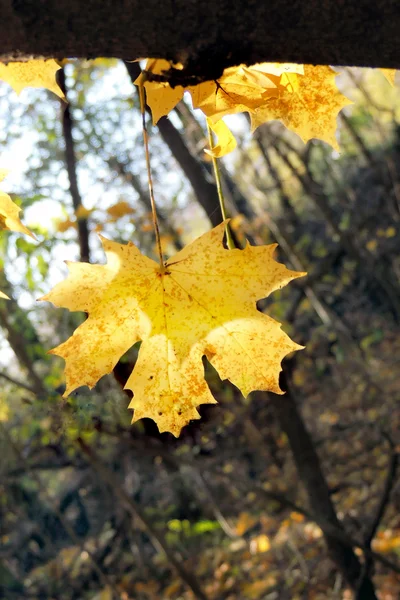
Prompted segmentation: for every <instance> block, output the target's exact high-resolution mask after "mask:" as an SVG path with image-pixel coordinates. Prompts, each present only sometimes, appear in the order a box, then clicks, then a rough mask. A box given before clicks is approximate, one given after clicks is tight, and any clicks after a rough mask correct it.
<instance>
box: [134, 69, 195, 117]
mask: <svg viewBox="0 0 400 600" xmlns="http://www.w3.org/2000/svg"><path fill="white" fill-rule="evenodd" d="M170 68H171V63H170V62H168V61H167V60H163V59H153V58H149V59H148V60H147V63H146V66H145V68H144V70H145V71H150V72H151V73H154V74H155V75H162V73H163V72H164V71H168V69H170ZM141 82H142V74H140V75H139V77H138V78H137V79H136V81H135V82H134V83H135V84H136V85H140V84H141ZM143 85H144V88H145V90H146V100H147V104H148V105H149V107H150V110H151V115H152V117H153V124H154V125H157V123H158V121H159V120H160V119H161V117H164V116H166V115H168V113H170V112H171V110H172V109H173V108H175V106H176V105H177V104H178V102H179V101H180V100H182V98H183V92H184V89H183V87H181V86H179V85H178V86H177V87H175V88H172V87H171V86H170V85H169V84H168V83H164V82H157V81H145V83H144V84H143Z"/></svg>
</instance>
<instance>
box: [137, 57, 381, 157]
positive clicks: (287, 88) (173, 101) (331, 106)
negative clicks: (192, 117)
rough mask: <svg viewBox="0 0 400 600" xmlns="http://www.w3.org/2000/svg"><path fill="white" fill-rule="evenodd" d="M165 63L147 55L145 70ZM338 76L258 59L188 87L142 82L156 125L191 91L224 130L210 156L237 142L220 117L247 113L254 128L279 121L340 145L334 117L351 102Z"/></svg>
mask: <svg viewBox="0 0 400 600" xmlns="http://www.w3.org/2000/svg"><path fill="white" fill-rule="evenodd" d="M169 67H170V64H169V63H168V61H165V60H155V59H149V60H148V62H147V64H146V70H149V71H152V72H154V73H156V74H161V73H163V72H165V71H167V70H168V68H169ZM336 75H337V73H336V72H335V71H333V69H331V68H330V67H326V66H320V67H318V66H317V67H313V66H310V65H305V66H303V65H295V64H292V63H282V64H279V63H260V64H256V65H253V66H250V67H247V66H245V65H239V66H238V67H229V68H228V69H225V71H224V72H223V74H222V76H221V77H220V78H219V79H218V81H206V82H203V83H200V84H199V85H196V86H191V87H189V88H187V89H186V90H185V89H184V88H183V87H180V86H178V87H176V88H174V89H172V88H171V87H170V86H169V84H168V83H158V82H150V81H146V83H145V84H144V85H145V88H146V94H147V103H148V105H149V107H150V109H151V112H152V115H153V123H154V124H155V123H157V122H158V120H159V119H160V118H161V117H162V116H164V115H167V114H168V113H169V112H170V110H172V109H173V108H174V107H175V106H176V105H177V104H178V102H179V101H180V100H181V99H182V98H183V94H184V92H185V91H189V92H190V94H191V96H192V102H193V108H199V109H201V110H202V111H203V113H204V114H205V116H206V117H207V119H208V121H209V123H212V124H213V125H215V126H217V127H220V128H221V130H222V129H223V133H221V134H218V133H217V132H216V133H217V136H218V137H219V136H220V135H221V140H222V141H221V142H218V143H217V148H216V149H215V148H214V149H213V150H212V153H213V155H214V156H216V157H221V156H224V155H225V154H228V152H231V151H232V150H233V148H234V147H235V144H234V141H233V140H234V138H233V135H232V134H230V135H229V134H228V133H227V131H226V126H224V125H220V123H221V121H220V120H221V118H222V117H224V116H225V115H228V114H235V113H240V112H248V113H249V114H250V115H251V120H252V130H254V129H256V128H257V127H258V126H259V125H261V124H262V123H265V122H266V121H270V120H273V119H279V120H281V121H282V122H283V123H284V124H285V125H286V126H287V127H288V128H289V129H291V130H292V131H294V132H295V133H297V134H298V135H299V136H300V137H301V138H302V140H303V141H305V142H307V141H308V140H310V139H312V138H319V139H321V140H324V141H326V142H328V143H329V144H331V145H332V146H333V147H334V148H336V149H338V144H337V141H336V138H335V132H336V117H337V114H338V112H339V111H340V110H341V109H342V108H343V107H344V106H346V105H347V104H350V103H351V101H350V100H348V99H347V98H346V97H345V96H343V94H341V93H340V92H339V90H338V89H337V87H336V84H335V77H336ZM386 76H389V75H388V74H387V75H386ZM140 81H141V78H140V77H139V78H138V79H137V80H136V82H135V83H137V84H138V85H139V83H140ZM228 132H229V129H228ZM229 133H230V132H229Z"/></svg>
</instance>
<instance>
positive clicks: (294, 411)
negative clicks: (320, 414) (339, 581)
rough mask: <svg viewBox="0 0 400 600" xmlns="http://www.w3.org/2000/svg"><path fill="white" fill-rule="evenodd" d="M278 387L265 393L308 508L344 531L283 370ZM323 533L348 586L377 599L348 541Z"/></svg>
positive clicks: (371, 599) (370, 598)
mask: <svg viewBox="0 0 400 600" xmlns="http://www.w3.org/2000/svg"><path fill="white" fill-rule="evenodd" d="M286 368H287V367H286ZM281 387H282V388H283V389H285V390H286V394H285V395H284V396H277V395H276V394H269V400H270V402H272V405H273V407H274V410H275V413H276V416H277V418H278V421H279V424H280V426H281V428H282V430H283V431H284V433H285V434H286V435H287V438H288V441H289V445H290V448H291V450H292V454H293V460H294V462H295V464H296V467H297V471H298V473H299V476H300V479H301V481H302V483H303V485H304V487H305V489H306V492H307V496H308V499H309V503H310V507H311V510H312V512H313V514H314V515H315V517H316V520H318V519H319V518H320V519H323V520H325V521H328V522H329V523H331V524H332V525H334V526H335V527H336V528H337V529H339V530H341V531H343V532H344V529H343V527H342V524H341V522H340V521H339V519H338V518H337V515H336V511H335V508H334V506H333V504H332V500H331V497H330V493H329V488H328V484H327V482H326V480H325V477H324V474H323V472H322V469H321V464H320V461H319V458H318V455H317V453H316V450H315V448H314V444H313V441H312V439H311V436H310V434H309V432H308V431H307V429H306V426H305V424H304V421H303V419H302V417H301V414H300V412H299V410H298V408H297V406H296V401H295V399H294V398H293V395H292V393H291V392H290V389H288V385H287V377H286V374H285V372H283V376H282V380H281ZM324 537H325V541H326V545H327V546H328V550H329V554H330V556H331V558H332V560H333V561H334V562H335V564H336V565H337V567H338V568H339V569H340V571H341V573H342V574H343V575H344V577H345V579H346V581H347V583H348V584H349V585H350V586H351V588H352V589H353V590H357V591H358V593H359V594H360V596H359V597H360V598H363V600H378V599H377V596H376V594H375V590H374V585H373V583H372V581H371V579H370V578H369V577H368V576H367V575H366V574H364V572H363V568H362V566H361V564H360V561H359V560H358V557H357V555H356V554H355V553H354V550H353V548H352V546H351V544H350V543H349V544H345V543H344V542H343V541H339V540H338V539H337V537H331V536H330V535H328V534H326V533H325V534H324Z"/></svg>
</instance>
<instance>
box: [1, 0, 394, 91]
mask: <svg viewBox="0 0 400 600" xmlns="http://www.w3.org/2000/svg"><path fill="white" fill-rule="evenodd" d="M0 7H1V16H2V19H1V21H0V40H1V43H0V58H1V59H2V60H8V59H11V58H14V59H15V58H27V57H29V56H41V57H55V58H64V57H80V58H94V57H97V56H114V57H117V58H123V59H126V60H133V59H136V58H140V57H146V56H151V57H163V58H167V59H171V60H174V61H179V62H181V63H183V64H184V66H185V70H184V71H183V72H180V74H181V75H183V76H184V77H185V78H186V80H187V81H188V79H187V78H188V77H190V76H192V77H193V76H194V77H196V78H200V79H213V78H215V77H217V76H218V75H219V74H220V73H221V72H222V70H223V68H225V67H227V66H229V65H234V64H239V63H247V64H254V63H256V62H262V61H279V62H285V61H290V62H300V63H319V64H334V65H359V66H375V67H377V66H381V67H399V66H400V37H399V35H398V31H399V29H400V7H399V3H398V2H397V0H377V1H376V2H371V1H370V0H347V1H346V2H343V1H338V0H325V1H324V2H323V3H321V2H319V1H318V0H295V1H294V2H289V1H288V0H285V2H282V0H270V1H269V2H263V1H262V0H252V1H251V2H242V1H239V0H233V2H228V1H227V0H164V1H163V2H161V1H160V0H147V2H145V3H144V2H140V1H139V0H116V1H115V0H87V1H86V2H81V1H80V0H13V1H12V0H0Z"/></svg>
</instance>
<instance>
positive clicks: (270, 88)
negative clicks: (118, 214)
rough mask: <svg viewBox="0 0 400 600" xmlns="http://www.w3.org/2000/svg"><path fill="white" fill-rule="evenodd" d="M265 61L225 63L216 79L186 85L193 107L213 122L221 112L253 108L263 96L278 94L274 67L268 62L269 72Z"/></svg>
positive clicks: (220, 116) (264, 99)
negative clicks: (220, 74)
mask: <svg viewBox="0 0 400 600" xmlns="http://www.w3.org/2000/svg"><path fill="white" fill-rule="evenodd" d="M269 64H270V63H263V64H260V65H254V68H253V67H245V66H244V65H239V66H238V67H229V68H228V69H225V71H224V72H223V74H222V76H221V77H220V78H219V79H218V81H206V82H204V83H200V84H199V85H196V86H194V87H190V88H189V91H190V93H191V95H192V100H193V107H194V108H200V109H201V110H202V111H203V113H204V114H205V115H206V117H209V118H210V119H212V120H213V121H214V122H216V121H218V120H219V119H221V118H222V117H223V116H225V115H232V114H235V113H239V112H246V111H248V112H251V111H253V110H254V109H255V108H257V107H258V106H260V105H261V104H263V103H264V102H265V101H266V99H267V98H271V97H274V96H277V94H278V91H277V84H278V83H279V76H277V75H276V72H277V69H276V67H275V65H274V64H273V63H271V65H272V66H271V70H272V71H273V73H271V74H269V73H268V65H269Z"/></svg>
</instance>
